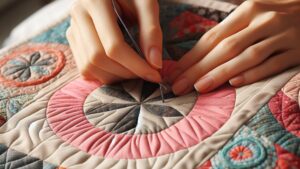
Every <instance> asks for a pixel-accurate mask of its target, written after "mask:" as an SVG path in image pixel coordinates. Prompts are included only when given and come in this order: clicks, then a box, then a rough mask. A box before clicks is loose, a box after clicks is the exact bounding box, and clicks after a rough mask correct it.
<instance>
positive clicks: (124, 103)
mask: <svg viewBox="0 0 300 169" xmlns="http://www.w3.org/2000/svg"><path fill="white" fill-rule="evenodd" d="M133 86H134V87H133ZM196 96H197V94H196V92H193V93H191V94H189V95H186V96H182V97H178V98H175V95H174V94H173V93H172V92H171V91H168V92H166V93H165V100H166V102H165V104H162V101H161V97H160V93H159V86H158V85H157V84H154V83H150V82H145V81H141V80H132V81H127V82H123V83H121V84H119V85H114V86H102V87H100V88H99V89H98V90H96V91H95V92H93V93H91V94H90V96H88V98H87V100H86V102H85V108H84V112H85V114H86V117H87V118H88V119H89V121H90V122H91V123H92V124H94V125H96V126H97V127H101V128H105V129H106V130H108V131H111V132H113V133H127V134H130V133H131V134H132V133H135V134H138V133H145V134H150V133H155V132H159V131H161V130H163V129H165V128H167V127H169V126H170V125H172V124H173V123H175V122H176V121H178V120H180V119H182V118H183V116H185V115H186V114H187V113H188V112H190V111H191V109H192V107H193V105H194V103H195V101H196ZM149 125H150V126H149ZM154 126H155V127H154ZM153 129H155V130H154V131H153Z"/></svg>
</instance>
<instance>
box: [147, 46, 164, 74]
mask: <svg viewBox="0 0 300 169" xmlns="http://www.w3.org/2000/svg"><path fill="white" fill-rule="evenodd" d="M149 60H150V63H151V64H152V65H153V66H155V67H156V68H157V69H161V68H162V52H161V51H160V50H159V49H158V47H152V48H151V49H150V51H149Z"/></svg>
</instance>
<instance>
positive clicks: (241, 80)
mask: <svg viewBox="0 0 300 169" xmlns="http://www.w3.org/2000/svg"><path fill="white" fill-rule="evenodd" d="M244 81H245V79H244V77H243V76H237V77H234V78H232V79H230V80H229V83H230V85H231V86H236V87H237V86H241V85H242V84H243V83H244Z"/></svg>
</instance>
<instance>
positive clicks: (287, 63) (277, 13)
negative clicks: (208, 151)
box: [169, 0, 300, 95]
mask: <svg viewBox="0 0 300 169" xmlns="http://www.w3.org/2000/svg"><path fill="white" fill-rule="evenodd" d="M299 8H300V1H299V0H289V1H282V2H281V1H274V0H273V1H272V0H268V1H261V2H260V1H258V0H257V1H246V2H244V3H243V4H242V5H241V6H239V7H238V8H237V9H236V10H235V11H234V12H233V13H232V14H231V15H229V16H228V17H227V18H226V19H225V20H224V21H223V22H221V23H220V24H218V25H217V26H216V27H214V28H213V29H211V30H210V31H208V32H207V33H206V34H205V35H204V36H203V37H202V38H201V39H200V40H199V42H198V43H197V44H196V46H195V47H194V48H193V49H192V50H191V51H189V52H188V53H187V54H186V55H184V56H183V58H182V59H181V60H180V61H179V62H178V64H177V66H176V70H175V71H174V73H173V74H172V75H171V76H170V78H169V81H170V82H171V83H173V86H172V88H173V91H174V93H175V94H177V95H182V94H186V93H188V92H190V91H191V90H192V89H193V87H195V89H196V90H197V91H199V92H200V93H206V92H209V91H211V90H213V89H215V88H217V87H219V86H220V85H222V84H224V83H226V82H228V81H229V82H230V84H231V85H232V86H235V87H239V86H243V85H246V84H250V83H253V82H256V81H259V80H261V79H263V78H266V77H268V76H271V75H274V74H277V73H280V72H282V71H284V70H286V69H288V68H290V67H293V66H296V65H299V64H300V17H299V16H300V10H299Z"/></svg>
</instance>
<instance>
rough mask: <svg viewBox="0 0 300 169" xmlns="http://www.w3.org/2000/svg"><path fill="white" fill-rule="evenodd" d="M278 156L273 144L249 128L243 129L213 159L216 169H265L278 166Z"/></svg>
mask: <svg viewBox="0 0 300 169" xmlns="http://www.w3.org/2000/svg"><path fill="white" fill-rule="evenodd" d="M276 160H277V155H276V150H275V147H274V146H273V144H272V143H271V142H270V141H268V140H267V139H266V138H264V137H260V136H259V135H257V134H256V133H255V132H254V131H252V130H251V129H249V128H248V127H246V126H244V127H242V128H241V129H240V130H239V131H238V132H237V133H236V135H235V136H234V137H233V139H232V140H231V141H230V142H229V143H227V144H226V145H225V146H224V148H223V149H222V150H220V151H219V152H218V154H217V155H216V156H215V157H213V159H212V166H213V168H216V169H224V168H239V169H240V168H241V169H248V168H251V169H265V168H273V167H274V166H275V165H276Z"/></svg>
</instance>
